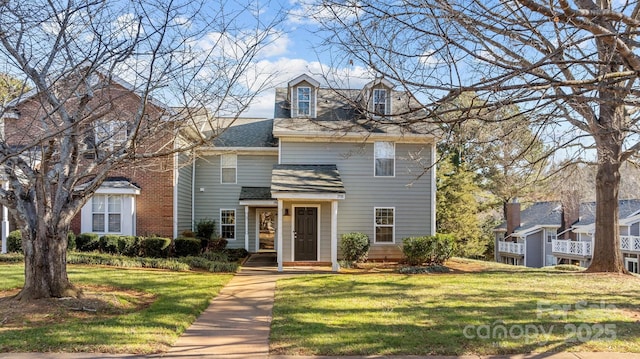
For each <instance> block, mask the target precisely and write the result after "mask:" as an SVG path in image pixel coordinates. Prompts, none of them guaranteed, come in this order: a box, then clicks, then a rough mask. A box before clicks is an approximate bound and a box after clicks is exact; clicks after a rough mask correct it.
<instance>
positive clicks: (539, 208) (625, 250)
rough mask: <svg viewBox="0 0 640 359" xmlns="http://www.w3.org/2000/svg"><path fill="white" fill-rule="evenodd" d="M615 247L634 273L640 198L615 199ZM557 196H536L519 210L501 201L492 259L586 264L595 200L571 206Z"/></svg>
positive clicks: (638, 247)
mask: <svg viewBox="0 0 640 359" xmlns="http://www.w3.org/2000/svg"><path fill="white" fill-rule="evenodd" d="M618 206H619V219H618V220H619V225H620V251H621V252H622V255H623V260H624V265H625V267H626V268H627V270H628V271H629V272H632V273H640V271H639V270H638V260H639V258H640V200H638V199H625V200H620V201H619V202H618ZM571 207H572V206H567V205H564V206H563V204H562V203H561V202H559V201H558V202H536V203H533V204H532V205H531V206H529V207H527V208H526V209H524V210H522V211H521V210H520V204H519V203H509V204H508V205H507V211H506V215H507V218H506V220H505V222H504V223H502V224H501V225H500V226H498V227H496V229H495V230H494V232H495V234H496V238H495V240H496V242H495V248H496V251H495V256H496V258H495V259H496V261H498V262H502V263H508V264H514V265H523V266H527V267H534V268H539V267H543V266H549V265H555V264H577V265H580V266H582V267H588V266H589V265H590V264H591V258H592V256H593V248H594V246H593V240H594V237H595V236H596V233H595V202H583V203H580V204H579V205H578V206H575V207H576V209H575V210H573V209H572V208H571Z"/></svg>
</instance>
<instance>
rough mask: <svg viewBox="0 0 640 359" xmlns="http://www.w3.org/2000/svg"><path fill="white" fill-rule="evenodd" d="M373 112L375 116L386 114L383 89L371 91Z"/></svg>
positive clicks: (385, 100)
mask: <svg viewBox="0 0 640 359" xmlns="http://www.w3.org/2000/svg"><path fill="white" fill-rule="evenodd" d="M373 112H374V113H375V114H376V115H386V114H387V90H385V89H374V90H373Z"/></svg>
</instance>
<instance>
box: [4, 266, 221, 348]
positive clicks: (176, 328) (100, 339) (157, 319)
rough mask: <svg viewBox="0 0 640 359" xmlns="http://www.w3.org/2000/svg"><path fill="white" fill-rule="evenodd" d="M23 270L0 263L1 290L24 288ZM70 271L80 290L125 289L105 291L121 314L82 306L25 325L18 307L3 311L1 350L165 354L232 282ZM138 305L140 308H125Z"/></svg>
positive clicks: (198, 275) (209, 276)
mask: <svg viewBox="0 0 640 359" xmlns="http://www.w3.org/2000/svg"><path fill="white" fill-rule="evenodd" d="M23 268H24V267H23V265H22V264H4V265H0V276H1V277H2V281H0V291H5V293H6V292H7V291H9V290H12V289H15V288H18V287H20V286H22V284H23V280H24V279H23V278H24V277H23V271H24V269H23ZM68 272H69V277H70V279H71V281H72V282H73V283H74V284H76V285H79V286H81V287H84V286H89V287H88V288H92V289H94V290H95V289H97V290H100V289H101V288H112V289H114V290H115V289H122V290H123V291H122V292H123V293H122V294H121V293H118V292H116V291H114V292H113V293H105V294H106V295H105V298H106V299H107V300H108V301H113V302H115V303H116V304H117V308H118V309H117V310H121V311H122V313H118V312H117V310H115V312H113V311H112V313H106V314H104V313H100V311H97V312H93V311H92V308H82V305H81V306H80V307H79V308H76V309H78V310H80V314H79V315H64V313H62V314H61V313H57V312H52V313H47V314H43V315H38V316H37V317H35V316H34V315H31V317H29V318H26V319H24V323H17V324H16V323H14V322H13V321H12V320H11V319H12V318H11V317H12V316H14V315H18V309H16V310H15V311H14V312H11V310H10V309H9V310H8V311H7V313H0V352H49V351H53V352H76V351H83V352H106V353H156V352H161V351H166V350H167V349H168V348H169V347H170V346H171V344H172V343H173V342H175V340H176V339H177V338H178V336H179V335H180V334H181V333H182V332H183V331H184V330H185V329H186V328H187V327H188V326H189V325H190V324H191V323H192V322H193V321H194V320H195V318H196V317H197V316H198V314H200V313H201V312H202V311H203V310H204V309H205V308H206V307H207V306H208V305H209V302H210V301H211V299H212V298H213V297H214V296H216V295H217V294H218V292H219V291H220V289H222V287H223V286H224V284H226V283H227V282H228V281H229V280H230V279H231V275H229V274H213V273H203V272H168V271H161V270H140V269H119V268H101V267H89V266H76V265H70V266H68ZM107 290H109V289H107ZM14 292H15V290H14ZM126 292H129V293H126ZM2 300H6V299H4V298H3V299H2ZM54 301H55V300H54ZM63 301H64V300H63ZM138 301H140V302H141V303H137V302H138ZM123 302H124V303H123ZM145 303H147V304H145ZM54 304H55V303H54ZM140 304H141V305H142V308H138V309H141V310H135V311H134V310H130V309H127V308H130V307H135V306H136V305H137V306H138V307H140ZM36 305H38V303H36ZM40 305H41V306H51V303H50V302H48V303H47V302H42V303H40ZM14 308H19V307H14ZM82 309H86V310H82ZM68 313H71V312H68ZM71 314H75V313H71ZM47 317H49V318H47ZM3 318H4V321H3ZM6 323H12V324H11V325H8V324H6Z"/></svg>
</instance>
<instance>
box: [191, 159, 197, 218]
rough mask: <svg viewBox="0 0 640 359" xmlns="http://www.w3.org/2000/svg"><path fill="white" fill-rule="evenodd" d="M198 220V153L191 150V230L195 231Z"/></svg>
mask: <svg viewBox="0 0 640 359" xmlns="http://www.w3.org/2000/svg"><path fill="white" fill-rule="evenodd" d="M195 221H196V155H195V150H192V151H191V230H192V231H195V230H196V228H195Z"/></svg>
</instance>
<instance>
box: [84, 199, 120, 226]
mask: <svg viewBox="0 0 640 359" xmlns="http://www.w3.org/2000/svg"><path fill="white" fill-rule="evenodd" d="M91 201H92V204H91V206H92V232H96V233H120V232H121V231H122V196H108V195H94V196H93V198H92V199H91Z"/></svg>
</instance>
